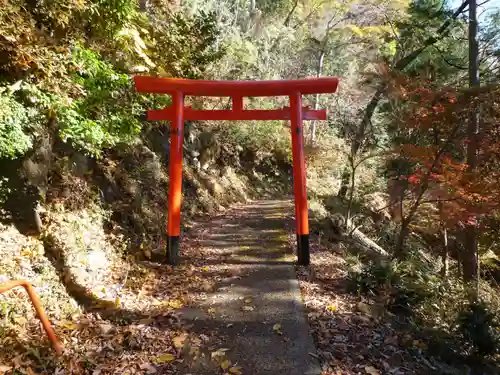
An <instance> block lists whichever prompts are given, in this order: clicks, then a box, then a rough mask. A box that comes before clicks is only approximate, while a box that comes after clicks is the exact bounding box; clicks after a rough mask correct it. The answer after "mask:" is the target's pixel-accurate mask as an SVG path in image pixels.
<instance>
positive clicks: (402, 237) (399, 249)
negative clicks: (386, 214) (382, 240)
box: [394, 218, 410, 258]
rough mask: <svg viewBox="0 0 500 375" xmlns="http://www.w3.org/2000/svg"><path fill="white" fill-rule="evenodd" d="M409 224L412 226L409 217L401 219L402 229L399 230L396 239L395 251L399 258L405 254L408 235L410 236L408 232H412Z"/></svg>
mask: <svg viewBox="0 0 500 375" xmlns="http://www.w3.org/2000/svg"><path fill="white" fill-rule="evenodd" d="M409 226H410V220H408V218H404V219H403V220H402V221H401V230H400V231H399V235H398V239H397V241H396V248H395V252H394V255H395V256H396V257H397V258H402V254H404V247H405V241H406V237H408V233H410V228H409Z"/></svg>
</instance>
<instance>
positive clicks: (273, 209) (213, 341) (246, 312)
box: [179, 201, 320, 375]
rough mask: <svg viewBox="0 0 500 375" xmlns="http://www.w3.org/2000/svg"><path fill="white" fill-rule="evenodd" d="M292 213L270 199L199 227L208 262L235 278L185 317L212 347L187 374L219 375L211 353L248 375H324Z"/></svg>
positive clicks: (182, 370) (287, 206)
mask: <svg viewBox="0 0 500 375" xmlns="http://www.w3.org/2000/svg"><path fill="white" fill-rule="evenodd" d="M291 212H293V206H292V204H291V203H290V202H287V201H285V202H284V201H264V202H259V203H255V204H250V205H245V206H241V207H237V208H235V209H234V210H231V211H230V212H227V213H226V214H225V215H224V216H223V217H220V218H216V219H215V220H209V221H208V220H207V221H205V222H201V223H198V224H197V225H196V226H195V228H194V232H193V233H191V234H190V241H195V242H197V243H198V244H199V245H200V246H202V247H203V248H204V249H206V250H207V253H208V254H209V256H208V259H207V260H206V263H207V264H211V265H217V266H219V267H221V268H225V269H229V271H230V273H231V274H232V275H233V276H231V277H228V278H226V279H224V280H222V281H221V282H220V283H219V285H217V288H216V292H214V293H211V294H208V295H204V296H202V297H201V298H200V300H198V302H197V304H196V305H195V306H192V307H190V308H185V309H184V310H183V311H182V313H183V317H184V319H185V321H186V322H188V323H189V324H191V330H192V331H194V332H196V333H199V334H203V335H204V336H206V337H208V338H209V339H208V341H209V345H206V346H205V347H206V348H208V350H207V351H206V352H203V351H202V354H201V355H200V356H198V358H196V359H194V360H192V361H189V366H186V368H179V371H180V372H179V373H180V374H188V373H190V374H193V375H194V374H199V375H202V374H214V373H217V371H220V369H219V370H217V366H218V364H217V363H216V361H214V360H213V359H212V358H210V357H211V355H210V354H211V353H210V351H212V352H213V351H215V350H217V349H220V348H226V349H228V350H227V352H226V356H227V358H228V359H229V360H230V361H231V364H233V365H235V364H236V365H237V366H240V367H241V369H242V373H243V374H253V375H264V374H290V375H295V374H296V375H304V374H319V372H320V371H319V367H318V364H317V363H316V362H315V358H314V352H315V349H314V346H313V342H312V338H311V336H310V334H309V328H308V325H307V322H306V320H305V315H304V310H303V306H302V301H301V297H300V291H299V289H298V283H297V280H296V277H295V269H294V265H293V261H294V254H293V251H292V249H290V246H289V244H288V240H287V238H288V237H287V232H286V227H288V226H289V224H290V223H291V219H292V218H291V216H290V213H291ZM310 353H312V354H313V355H311V354H310ZM187 367H189V368H187Z"/></svg>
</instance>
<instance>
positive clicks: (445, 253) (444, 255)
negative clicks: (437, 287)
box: [441, 228, 449, 279]
mask: <svg viewBox="0 0 500 375" xmlns="http://www.w3.org/2000/svg"><path fill="white" fill-rule="evenodd" d="M448 250H449V248H448V230H447V229H446V228H444V229H443V252H442V254H441V260H442V262H443V267H442V268H441V277H442V278H443V279H444V278H446V277H448Z"/></svg>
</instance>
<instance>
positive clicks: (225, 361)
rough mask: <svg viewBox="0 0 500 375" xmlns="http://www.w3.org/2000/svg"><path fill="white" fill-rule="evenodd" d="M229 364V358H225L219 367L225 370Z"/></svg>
mask: <svg viewBox="0 0 500 375" xmlns="http://www.w3.org/2000/svg"><path fill="white" fill-rule="evenodd" d="M230 365H231V362H229V359H225V360H224V361H222V362H221V364H220V368H221V369H223V370H224V371H226V370H227V369H228V368H229V366H230Z"/></svg>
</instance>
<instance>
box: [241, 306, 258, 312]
mask: <svg viewBox="0 0 500 375" xmlns="http://www.w3.org/2000/svg"><path fill="white" fill-rule="evenodd" d="M242 309H243V311H253V310H254V309H255V308H254V307H253V306H243V307H242Z"/></svg>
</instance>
